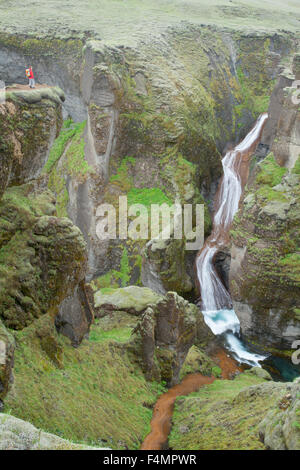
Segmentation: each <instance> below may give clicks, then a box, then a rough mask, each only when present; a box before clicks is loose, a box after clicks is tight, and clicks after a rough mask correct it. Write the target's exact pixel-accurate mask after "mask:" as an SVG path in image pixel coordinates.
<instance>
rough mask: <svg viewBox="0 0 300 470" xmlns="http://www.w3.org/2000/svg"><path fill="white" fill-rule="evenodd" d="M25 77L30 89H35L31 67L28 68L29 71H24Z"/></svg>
mask: <svg viewBox="0 0 300 470" xmlns="http://www.w3.org/2000/svg"><path fill="white" fill-rule="evenodd" d="M26 77H27V78H29V86H30V88H35V80H34V75H33V71H32V67H31V65H30V66H29V69H26Z"/></svg>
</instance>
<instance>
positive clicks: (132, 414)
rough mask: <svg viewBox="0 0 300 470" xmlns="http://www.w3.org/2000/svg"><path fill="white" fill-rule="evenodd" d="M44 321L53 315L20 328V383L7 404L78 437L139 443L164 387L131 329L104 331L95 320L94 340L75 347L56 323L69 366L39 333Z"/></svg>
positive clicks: (115, 445)
mask: <svg viewBox="0 0 300 470" xmlns="http://www.w3.org/2000/svg"><path fill="white" fill-rule="evenodd" d="M41 321H42V322H46V321H48V318H47V317H44V318H43V319H40V320H39V321H38V323H37V324H36V326H32V327H30V328H27V329H26V330H23V331H22V332H20V333H18V334H16V340H17V344H18V347H17V352H16V356H15V383H14V387H13V389H12V391H11V393H10V394H9V395H8V396H7V400H6V405H5V406H6V408H5V409H6V410H10V412H11V413H12V414H13V415H14V416H16V417H19V418H21V419H24V420H26V421H29V422H31V423H32V424H34V425H35V426H37V427H39V428H41V429H43V430H45V431H48V432H52V433H54V434H57V435H59V436H61V437H64V438H67V439H72V440H74V442H85V443H89V444H93V445H98V446H99V443H101V444H102V445H103V444H105V445H106V446H108V447H111V448H113V449H117V448H118V449H124V448H129V449H136V448H139V446H140V443H141V442H142V440H143V438H144V437H145V435H146V434H147V433H148V432H149V424H150V420H151V416H152V410H151V407H152V405H153V404H154V402H155V400H156V397H157V394H158V393H160V392H161V387H160V385H159V384H156V383H154V382H152V383H147V382H146V381H145V378H144V376H143V373H142V371H141V369H140V368H139V366H138V365H137V364H136V363H135V362H134V361H132V360H131V356H130V353H129V352H128V351H127V348H126V345H125V344H122V343H123V342H124V341H127V339H128V337H129V333H130V330H129V329H126V328H123V329H114V330H112V331H108V332H103V331H102V330H101V328H100V327H98V326H93V327H92V330H91V340H90V341H88V340H84V341H83V344H82V345H81V346H80V347H79V348H78V349H74V348H72V347H71V346H70V345H69V344H68V340H67V339H66V338H64V337H60V336H57V334H56V333H55V331H54V328H53V327H52V328H53V335H54V336H55V338H56V341H57V342H58V344H59V345H60V346H61V347H62V349H63V368H58V367H56V365H55V363H54V362H53V361H52V360H51V359H50V358H49V356H48V355H47V354H46V352H45V351H44V350H43V349H42V347H41V345H40V340H39V338H38V337H37V335H36V333H35V328H36V327H38V326H39V325H40V323H41ZM119 341H121V342H119Z"/></svg>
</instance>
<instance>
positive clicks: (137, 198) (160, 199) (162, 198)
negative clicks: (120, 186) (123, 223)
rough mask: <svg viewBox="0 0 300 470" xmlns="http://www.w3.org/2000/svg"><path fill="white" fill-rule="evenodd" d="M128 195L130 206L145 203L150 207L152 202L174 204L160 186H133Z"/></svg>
mask: <svg viewBox="0 0 300 470" xmlns="http://www.w3.org/2000/svg"><path fill="white" fill-rule="evenodd" d="M127 196H128V205H129V206H130V205H132V204H143V205H144V206H146V207H147V208H148V207H150V206H151V204H159V205H161V204H168V206H171V205H172V204H173V201H171V200H170V199H169V198H168V197H167V196H166V195H165V194H164V192H163V191H162V190H161V189H160V188H131V189H130V191H129V192H128V194H127Z"/></svg>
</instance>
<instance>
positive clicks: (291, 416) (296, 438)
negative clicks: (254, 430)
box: [259, 379, 300, 450]
mask: <svg viewBox="0 0 300 470" xmlns="http://www.w3.org/2000/svg"><path fill="white" fill-rule="evenodd" d="M299 392H300V380H299V379H296V380H295V381H294V382H293V383H290V384H287V385H286V386H285V387H282V392H281V394H280V396H279V397H278V400H277V401H276V402H275V403H274V404H273V406H272V407H271V409H270V410H269V411H268V413H267V415H266V417H265V418H264V420H263V421H262V423H261V425H260V428H259V432H260V437H261V439H262V441H263V442H264V444H265V446H266V447H267V448H268V449H272V450H299V449H300V399H299V397H300V395H299Z"/></svg>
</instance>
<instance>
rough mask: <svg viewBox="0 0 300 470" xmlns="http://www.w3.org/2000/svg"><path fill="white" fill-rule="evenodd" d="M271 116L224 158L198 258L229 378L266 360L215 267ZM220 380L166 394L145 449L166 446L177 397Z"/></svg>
mask: <svg viewBox="0 0 300 470" xmlns="http://www.w3.org/2000/svg"><path fill="white" fill-rule="evenodd" d="M267 119H268V114H267V113H264V114H262V115H261V116H260V117H259V118H258V120H257V122H256V123H255V125H254V127H253V128H252V130H251V131H250V132H249V133H248V134H247V136H246V137H245V139H244V140H243V141H242V142H241V143H240V144H238V145H237V146H236V147H235V148H234V149H232V150H230V151H228V152H227V153H226V155H225V156H224V158H223V159H222V165H223V172H224V174H223V177H222V179H221V181H220V184H219V188H218V191H217V195H216V201H215V214H214V219H213V229H212V232H211V235H210V236H209V237H208V238H207V239H206V241H205V243H204V245H203V247H202V249H201V250H200V252H199V253H198V255H197V258H196V268H197V276H198V280H199V287H200V292H201V305H200V308H201V311H202V314H203V316H204V320H205V322H206V324H207V325H208V326H209V327H210V329H211V330H212V332H213V333H214V334H215V335H216V336H220V337H223V338H224V343H225V346H226V347H227V349H228V350H229V351H230V352H231V354H232V356H233V358H234V359H233V358H231V357H230V356H229V355H228V354H226V352H225V350H224V349H221V350H219V351H218V353H217V354H216V356H215V359H216V360H217V361H218V363H219V364H220V367H221V370H222V378H223V379H230V378H232V376H233V375H234V374H235V373H236V372H240V371H241V370H242V368H241V367H240V366H239V363H244V364H248V365H250V366H257V365H260V361H263V360H264V359H265V358H266V356H262V355H260V354H256V353H253V352H251V351H249V350H248V349H247V348H246V346H245V345H244V344H243V342H242V341H241V339H240V337H239V334H240V322H239V319H238V317H237V315H236V313H235V311H234V310H233V308H232V301H231V297H230V293H229V292H228V290H227V289H226V288H225V286H224V284H223V282H222V280H221V279H220V278H219V276H218V273H217V271H216V269H215V266H214V258H215V256H216V254H217V253H218V252H219V251H221V250H222V249H224V248H226V247H227V246H229V241H230V240H229V230H230V227H231V224H232V221H233V218H234V215H235V214H236V212H237V210H238V208H239V203H240V198H241V195H242V193H243V189H244V187H245V184H246V182H247V179H248V173H249V164H250V159H251V155H252V154H253V152H254V151H255V149H256V147H257V145H258V143H259V141H260V138H261V135H262V132H263V128H264V125H265V123H266V121H267ZM214 380H215V377H213V376H211V377H209V376H204V375H202V374H200V373H198V374H189V375H187V376H186V377H184V379H183V380H182V382H181V383H179V384H177V385H175V386H174V387H172V388H170V389H169V390H168V391H167V392H166V393H164V394H163V395H161V396H160V397H159V399H158V400H157V402H156V404H155V407H154V411H153V417H152V420H151V432H150V433H149V434H148V435H147V436H146V438H145V440H144V442H143V443H142V446H141V450H161V449H163V448H164V447H165V446H166V445H167V441H168V436H169V433H170V430H171V419H172V414H173V409H174V404H175V400H176V398H177V397H179V396H182V395H188V394H189V393H192V392H195V391H197V390H199V388H200V387H203V386H205V385H209V384H211V383H212V382H213V381H214Z"/></svg>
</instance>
